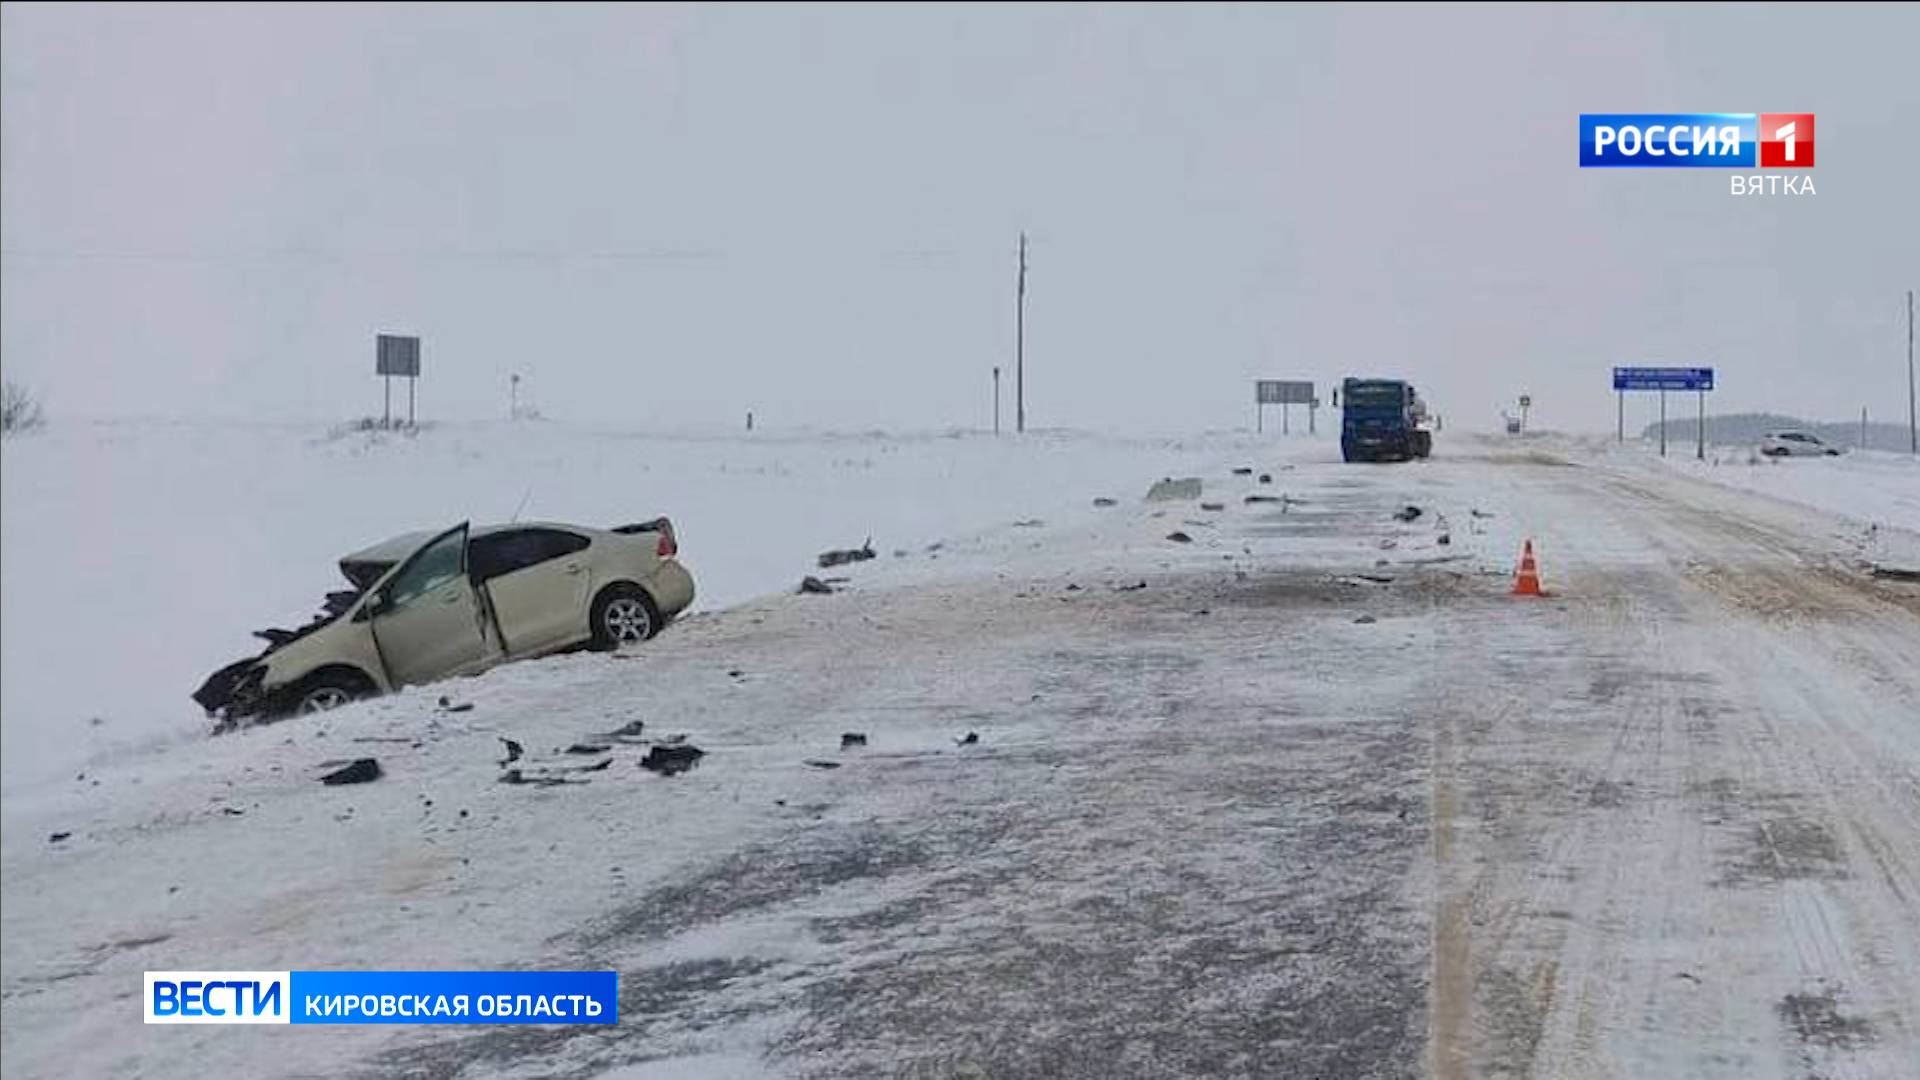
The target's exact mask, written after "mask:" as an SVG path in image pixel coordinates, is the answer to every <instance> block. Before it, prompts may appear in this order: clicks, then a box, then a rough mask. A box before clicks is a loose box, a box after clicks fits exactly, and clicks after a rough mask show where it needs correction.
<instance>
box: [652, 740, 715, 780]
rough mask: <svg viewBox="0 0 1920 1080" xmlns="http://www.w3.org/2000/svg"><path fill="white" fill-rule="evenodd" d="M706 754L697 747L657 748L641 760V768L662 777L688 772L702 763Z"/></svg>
mask: <svg viewBox="0 0 1920 1080" xmlns="http://www.w3.org/2000/svg"><path fill="white" fill-rule="evenodd" d="M705 756H706V752H705V751H704V750H701V749H700V748H699V747H697V746H685V745H681V746H655V747H654V748H652V749H651V750H648V751H647V756H646V757H644V758H641V759H640V767H641V768H643V769H647V770H649V771H651V772H657V773H659V774H660V775H662V776H674V775H676V774H679V773H683V772H686V771H687V770H688V769H691V768H693V767H694V766H695V765H698V764H699V763H700V759H701V758H703V757H705Z"/></svg>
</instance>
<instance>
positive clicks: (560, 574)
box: [473, 526, 592, 656]
mask: <svg viewBox="0 0 1920 1080" xmlns="http://www.w3.org/2000/svg"><path fill="white" fill-rule="evenodd" d="M473 543H474V548H475V549H476V551H477V552H479V554H477V555H476V557H475V560H474V562H475V577H476V578H479V579H480V580H481V581H482V583H483V584H482V587H483V588H485V589H486V591H487V598H488V600H489V602H491V603H492V605H493V615H494V618H495V619H496V620H497V621H498V623H499V626H500V636H501V638H502V639H503V644H504V646H505V649H506V652H507V655H508V656H530V655H534V654H537V653H542V652H546V651H549V650H551V649H556V648H560V647H562V646H565V645H571V644H573V643H574V642H577V641H580V640H582V639H584V638H585V637H586V636H587V589H588V587H589V586H590V584H591V579H592V575H591V574H589V573H588V572H587V560H586V549H587V546H588V544H589V541H588V540H587V538H586V537H584V536H581V535H580V534H578V533H575V532H569V531H568V530H565V529H555V528H549V527H546V526H528V527H526V528H522V529H507V530H503V531H501V532H497V533H489V534H488V535H486V536H481V537H477V538H475V540H474V542H473Z"/></svg>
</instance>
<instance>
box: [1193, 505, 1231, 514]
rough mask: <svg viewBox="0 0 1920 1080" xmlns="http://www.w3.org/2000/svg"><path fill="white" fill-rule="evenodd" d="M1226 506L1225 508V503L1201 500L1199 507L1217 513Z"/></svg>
mask: <svg viewBox="0 0 1920 1080" xmlns="http://www.w3.org/2000/svg"><path fill="white" fill-rule="evenodd" d="M1226 508H1227V504H1226V503H1210V502H1203V503H1201V504H1200V509H1202V510H1205V511H1207V512H1208V513H1212V514H1217V513H1219V512H1220V511H1222V510H1225V509H1226Z"/></svg>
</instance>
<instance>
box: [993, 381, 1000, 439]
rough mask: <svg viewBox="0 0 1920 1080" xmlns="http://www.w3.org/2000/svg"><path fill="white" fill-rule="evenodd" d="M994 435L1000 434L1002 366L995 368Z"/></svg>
mask: <svg viewBox="0 0 1920 1080" xmlns="http://www.w3.org/2000/svg"><path fill="white" fill-rule="evenodd" d="M993 433H994V434H995V435H998V434H1000V365H998V364H995V365H994V366H993Z"/></svg>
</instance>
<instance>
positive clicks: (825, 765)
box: [801, 758, 840, 769]
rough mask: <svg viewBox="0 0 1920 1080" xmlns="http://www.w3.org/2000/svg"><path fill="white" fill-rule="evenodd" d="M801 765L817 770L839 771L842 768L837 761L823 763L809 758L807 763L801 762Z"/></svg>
mask: <svg viewBox="0 0 1920 1080" xmlns="http://www.w3.org/2000/svg"><path fill="white" fill-rule="evenodd" d="M801 764H803V765H807V766H809V767H811V768H815V769H837V768H839V767H840V763H839V762H837V761H821V760H819V759H818V758H808V759H807V760H806V761H804V762H801Z"/></svg>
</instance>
